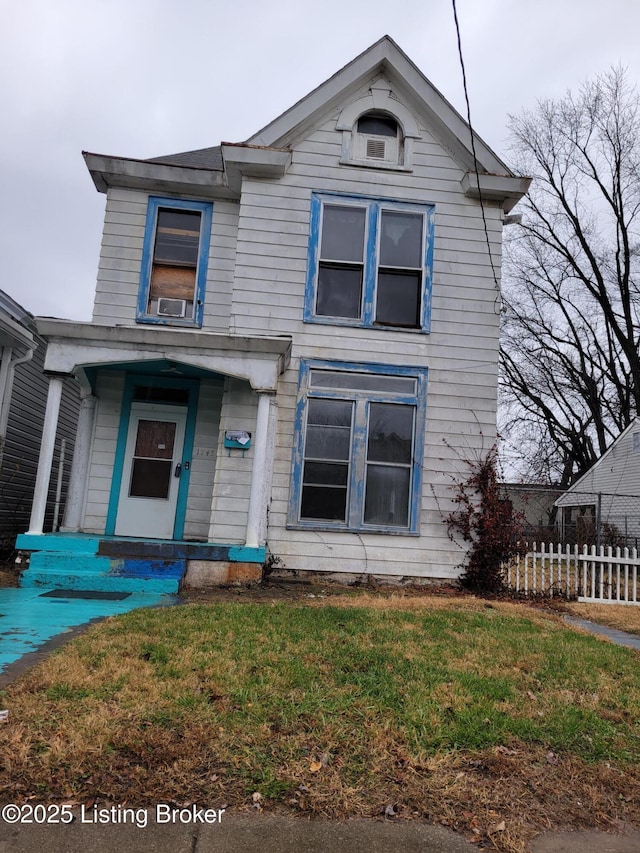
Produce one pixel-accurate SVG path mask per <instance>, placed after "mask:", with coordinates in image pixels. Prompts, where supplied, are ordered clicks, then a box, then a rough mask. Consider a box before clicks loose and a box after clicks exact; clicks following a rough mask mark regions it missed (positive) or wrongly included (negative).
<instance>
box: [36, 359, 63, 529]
mask: <svg viewBox="0 0 640 853" xmlns="http://www.w3.org/2000/svg"><path fill="white" fill-rule="evenodd" d="M61 399H62V379H61V378H60V377H59V376H52V377H51V378H50V379H49V391H48V393H47V408H46V411H45V415H44V426H43V428H42V442H41V445H40V458H39V459H38V473H37V474H36V485H35V488H34V492H33V504H32V505H31V520H30V522H29V531H28V532H29V533H30V534H36V535H38V534H41V533H42V531H43V527H44V515H45V512H46V509H47V494H48V492H49V481H50V479H51V466H52V464H53V451H54V449H55V442H56V430H57V428H58V415H59V413H60V400H61Z"/></svg>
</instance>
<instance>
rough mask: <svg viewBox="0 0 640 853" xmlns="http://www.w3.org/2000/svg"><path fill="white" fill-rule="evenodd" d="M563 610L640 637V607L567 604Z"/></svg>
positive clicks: (572, 602)
mask: <svg viewBox="0 0 640 853" xmlns="http://www.w3.org/2000/svg"><path fill="white" fill-rule="evenodd" d="M563 609H564V610H566V612H567V613H570V614H571V615H572V616H577V617H578V618H579V619H588V620H589V621H590V622H598V623H599V624H600V625H609V626H610V627H611V628H617V629H618V630H619V631H628V632H629V633H630V634H638V635H640V605H634V604H582V603H581V602H578V601H571V602H567V603H566V604H565V605H564V606H563Z"/></svg>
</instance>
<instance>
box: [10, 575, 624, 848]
mask: <svg viewBox="0 0 640 853" xmlns="http://www.w3.org/2000/svg"><path fill="white" fill-rule="evenodd" d="M291 596H292V593H291V590H287V589H286V588H285V589H282V590H278V589H276V590H273V589H272V590H271V591H269V590H268V588H267V589H264V588H263V589H260V590H254V591H253V592H252V591H248V590H247V591H215V592H211V593H210V595H209V596H208V599H209V600H214V601H230V600H231V601H237V600H240V601H258V602H261V603H267V604H268V603H269V602H271V601H281V600H282V598H289V597H291ZM295 597H296V598H297V599H299V602H298V603H300V602H302V603H304V604H305V605H306V606H308V607H311V608H321V607H323V606H324V605H325V604H330V605H331V606H332V607H342V608H345V609H348V608H353V607H358V608H366V609H367V610H368V611H371V612H372V613H376V614H380V613H381V612H385V611H389V612H392V611H405V612H407V613H408V614H416V613H417V614H421V613H423V612H424V613H428V612H438V613H443V612H447V611H450V612H452V613H459V612H465V613H477V614H482V616H483V617H488V618H490V619H492V620H493V618H494V617H495V618H497V617H501V616H509V617H514V616H515V617H522V618H524V619H526V620H527V621H528V622H529V623H533V624H534V625H535V626H537V628H538V629H539V632H540V633H541V634H542V633H546V632H549V633H552V634H555V632H558V633H560V632H561V623H560V617H559V616H557V615H554V614H549V613H546V612H542V611H541V610H539V609H533V608H530V607H528V606H527V605H524V604H520V603H511V602H504V601H492V602H486V601H484V600H482V599H479V598H475V597H473V596H458V595H452V596H449V597H447V596H445V595H443V594H433V593H432V594H429V593H424V592H423V591H395V592H387V591H385V592H383V593H375V594H374V593H371V592H365V591H363V592H359V593H357V594H354V593H353V591H352V590H347V591H340V592H338V591H337V590H335V589H329V590H328V591H327V589H325V588H324V587H318V588H308V587H300V588H299V589H298V590H296V592H295ZM193 598H195V599H196V600H198V601H202V600H203V599H205V598H206V596H204V595H202V594H198V595H195V594H194V596H193ZM607 609H608V610H610V609H611V608H610V607H607ZM618 609H619V608H618ZM628 609H629V608H624V610H625V611H627V610H628ZM266 618H268V613H267V616H266ZM341 618H342V617H341ZM586 618H592V617H586ZM494 624H497V623H494ZM105 627H106V628H108V627H109V623H105V625H103V626H97V627H95V628H92V629H90V630H89V632H87V634H86V635H85V637H84V638H83V641H84V644H81V643H78V642H76V643H74V644H72V645H70V646H68V647H67V648H66V649H65V651H64V653H63V654H61V655H57V656H53V657H51V658H49V659H48V660H47V661H46V662H45V663H44V664H43V665H41V666H39V667H38V668H36V669H34V670H32V671H30V672H29V673H28V674H27V675H26V676H25V677H24V678H23V679H22V680H21V681H20V682H18V683H16V684H14V685H13V686H12V687H11V688H10V690H9V691H8V698H9V701H10V708H11V711H10V715H11V718H10V719H11V723H10V725H7V726H6V727H5V728H3V730H2V734H3V736H4V738H3V739H4V744H3V746H2V749H1V756H2V760H1V762H0V799H1V800H2V801H8V799H12V800H13V799H16V798H17V799H20V798H27V797H38V796H42V797H47V798H48V797H52V798H54V799H66V800H77V801H79V802H80V801H81V802H87V801H90V800H96V799H97V800H105V801H111V802H115V803H135V804H136V805H152V804H154V803H156V802H159V801H165V802H176V803H184V802H197V803H198V804H207V805H211V806H222V805H227V806H229V807H235V808H239V809H241V808H250V807H251V788H248V787H247V779H248V778H253V779H254V780H255V782H254V786H255V790H256V791H258V792H262V794H263V805H264V807H265V808H267V809H271V810H274V811H278V812H288V813H290V814H292V815H301V816H326V817H330V818H339V819H344V818H346V817H355V816H360V817H374V816H379V815H381V814H383V813H384V812H385V809H387V808H388V807H389V806H392V807H393V810H394V812H395V813H396V814H397V818H396V819H421V820H426V821H429V822H432V823H439V824H442V825H445V826H449V827H451V828H453V829H455V830H457V831H459V832H461V833H463V834H464V835H465V837H467V838H469V839H470V840H473V841H477V842H482V843H484V844H485V845H486V846H487V847H490V848H491V849H494V850H498V851H504V853H523V851H524V850H525V849H526V847H527V843H528V840H529V839H531V838H532V837H533V835H535V834H537V833H538V832H540V831H543V830H546V829H558V828H564V827H574V828H577V827H586V828H600V829H605V830H607V829H614V828H615V827H617V826H618V824H619V823H620V822H627V823H631V824H635V825H640V767H639V766H638V765H633V764H629V763H626V764H621V763H617V764H616V763H615V762H607V761H596V762H587V761H585V760H583V759H581V758H579V757H577V756H576V755H573V754H571V753H570V752H566V753H563V754H554V753H553V752H551V751H549V749H548V747H545V746H544V745H542V744H539V745H535V744H533V745H532V744H530V743H526V744H525V743H524V742H522V741H519V740H517V739H514V740H510V741H509V742H506V743H503V744H500V745H499V746H496V747H492V748H490V749H483V750H476V751H468V750H467V751H461V750H456V749H452V750H450V751H448V752H444V753H438V754H436V755H433V754H432V753H430V752H428V751H427V750H421V749H420V748H418V749H416V748H415V747H413V748H412V747H410V746H409V745H408V743H407V742H406V739H405V737H404V736H403V734H402V732H401V731H399V730H398V729H397V728H396V727H395V725H394V724H393V723H390V722H389V720H388V719H387V718H386V717H384V716H377V715H375V714H374V715H366V714H364V713H363V714H362V716H361V717H360V718H359V721H358V722H354V719H355V718H353V717H350V718H349V720H348V721H345V722H344V723H343V722H342V721H341V720H340V719H339V717H338V718H336V715H335V714H333V715H332V714H331V712H329V713H328V715H327V718H326V719H323V717H322V715H321V714H319V713H318V712H317V711H316V710H313V711H310V712H309V716H308V717H304V716H302V717H298V718H296V719H295V721H292V720H288V719H287V718H286V717H284V716H283V717H282V718H280V717H278V715H275V716H273V717H272V718H269V719H264V720H263V721H260V722H256V724H255V727H254V728H253V729H248V728H247V726H246V714H247V711H249V713H250V709H251V698H250V697H246V698H244V699H243V700H242V701H243V705H242V707H240V706H239V705H238V704H237V703H238V702H239V701H240V700H239V699H238V697H234V696H232V695H231V693H230V691H229V688H228V686H227V687H225V683H224V678H227V676H228V679H229V680H230V681H235V682H238V683H242V682H243V680H244V679H246V678H247V675H248V674H257V676H259V675H260V673H261V672H268V674H269V676H268V677H269V678H270V679H271V687H270V689H271V690H272V691H275V692H276V693H277V691H281V692H282V693H283V698H286V699H288V700H292V701H294V702H296V703H298V702H299V703H301V702H302V701H303V699H304V696H303V693H304V692H306V690H305V691H303V692H302V693H301V695H300V696H299V697H298V696H296V695H293V691H291V689H290V688H287V687H286V686H284V685H283V684H282V683H280V680H279V679H280V678H281V676H280V674H279V672H278V671H277V669H276V661H277V654H276V652H275V651H274V650H273V647H272V648H270V649H265V648H264V646H265V643H266V639H265V636H263V635H262V630H261V628H260V627H259V626H258V628H257V630H255V632H254V633H252V635H251V638H250V640H251V642H250V645H248V646H246V647H245V648H243V649H242V650H241V653H239V654H238V656H237V657H235V658H232V659H231V658H230V659H229V660H228V661H225V666H226V667H227V669H226V670H225V673H221V672H220V671H219V668H218V667H217V665H216V661H215V659H212V660H211V662H210V663H209V662H207V661H206V660H205V661H203V662H200V663H199V665H198V667H197V668H196V667H195V666H194V665H193V664H194V661H193V660H191V659H190V658H189V654H188V652H187V651H185V650H183V649H182V648H181V642H182V638H181V637H179V636H176V637H175V647H172V649H171V655H170V660H169V662H168V663H167V662H165V661H162V660H160V661H158V660H157V659H154V655H156V656H157V655H160V652H161V651H162V648H161V645H162V644H161V641H160V640H159V639H158V638H156V637H154V636H148V635H143V634H140V635H138V634H136V632H135V631H134V630H131V631H130V632H129V633H128V634H127V637H126V645H123V644H122V642H121V645H120V646H117V649H118V650H119V651H117V652H116V653H112V651H111V650H112V648H113V646H112V644H113V643H114V642H115V641H116V639H117V637H116V634H115V632H114V634H113V636H112V637H111V638H110V637H109V632H108V630H107V631H106V632H105ZM405 627H406V626H403V629H404V628H405ZM225 630H226V629H225ZM407 630H408V629H407ZM210 631H211V627H210V626H209V625H203V628H202V633H201V635H198V634H197V633H194V632H193V630H192V632H191V634H190V640H191V642H192V643H193V644H194V645H195V644H197V643H198V642H203V643H204V642H206V641H207V639H208V633H210ZM223 639H224V641H225V643H226V644H227V646H228V647H231V646H233V644H234V643H237V641H238V638H237V636H234V635H232V634H231V633H229V634H228V635H226V637H224V638H223ZM147 642H149V644H150V645H149V651H148V652H145V651H144V650H145V643H147ZM403 643H404V646H403V649H404V654H405V656H406V658H407V659H410V658H411V656H412V654H413V650H412V644H413V634H412V633H405V634H403ZM417 648H418V646H417V645H416V649H417ZM88 649H89V650H90V654H88ZM491 653H492V649H491V647H490V639H488V638H485V639H484V640H483V638H482V636H481V635H480V634H476V635H474V643H473V645H469V646H468V647H466V648H465V649H464V650H463V651H461V653H460V655H459V657H458V658H457V659H456V660H455V661H454V662H453V663H452V668H453V669H460V670H464V669H468V670H469V671H472V672H474V671H480V672H482V673H483V674H485V675H486V676H487V677H489V676H491V675H492V674H496V675H500V674H502V675H506V676H509V675H510V674H511V673H510V671H508V672H501V670H500V666H501V664H500V661H498V660H496V661H495V664H494V663H493V660H492V657H491ZM302 661H303V663H305V664H306V663H308V664H309V665H310V666H313V667H316V669H317V671H318V672H320V671H321V670H322V666H323V661H322V659H320V658H319V657H318V654H316V652H315V650H314V649H313V648H308V649H305V650H304V651H303V652H302ZM539 665H540V660H539V659H538V658H537V657H536V655H535V654H534V653H533V651H532V652H531V653H529V651H528V649H525V650H524V651H523V652H522V653H521V654H520V655H519V657H518V659H517V660H516V661H515V662H514V663H513V667H514V668H515V669H517V671H518V672H517V674H518V675H519V676H523V677H524V682H525V683H526V679H527V678H528V675H529V673H532V672H535V671H536V670H537V669H538V668H539ZM167 666H170V667H171V668H173V669H175V670H176V671H179V672H180V673H181V680H180V683H179V684H178V683H177V681H176V683H175V684H174V680H173V676H172V675H171V671H169V670H165V669H163V667H167ZM515 669H514V677H515V674H516V673H515ZM98 671H99V682H98V689H96V688H97V680H96V677H95V674H96V672H98ZM227 683H228V682H227ZM618 687H619V682H618V681H617V677H616V673H615V672H612V673H611V678H610V679H609V678H605V677H604V676H602V677H600V679H599V687H598V695H596V694H592V693H589V694H587V693H584V692H579V691H573V690H571V689H570V688H569V687H567V688H566V689H564V690H563V691H559V692H557V693H556V696H559V698H560V700H561V701H562V702H563V703H565V704H566V705H567V706H572V707H582V708H587V709H603V708H604V709H609V710H607V711H606V713H608V714H609V715H610V717H611V722H613V723H614V724H615V723H616V722H619V723H620V725H622V724H625V725H627V724H628V723H629V720H626V719H624V718H623V716H620V714H622V711H619V710H616V705H615V696H616V691H617V690H618ZM340 689H341V688H340V687H337V688H336V692H337V693H338V692H339V691H340ZM348 689H349V688H348V687H346V688H345V690H347V691H348ZM287 691H289V693H288V694H287ZM534 691H535V692H534ZM435 695H436V698H437V705H438V707H439V708H440V709H441V713H443V714H446V713H456V712H459V711H461V710H463V709H464V707H465V704H467V703H468V696H467V695H466V694H464V693H463V692H462V691H461V689H460V688H459V687H458V686H457V685H456V684H454V683H453V682H451V683H447V682H443V683H441V684H439V685H437V687H436V689H435ZM519 698H520V702H521V706H522V707H521V708H519V707H511V706H508V705H507V704H505V712H508V713H510V714H514V715H515V714H518V713H520V711H521V712H522V714H525V713H526V714H528V715H532V716H534V717H535V716H536V715H540V716H541V717H542V716H543V715H546V714H547V713H548V712H549V708H550V707H551V706H550V704H549V705H548V704H547V698H546V697H545V695H544V692H543V691H542V690H541V689H539V686H538V687H533V690H532V691H526V692H523V693H522V694H521V695H520V697H519ZM203 699H204V700H205V701H204V702H203ZM514 704H517V700H516V701H515V702H514ZM176 708H178V709H183V711H184V713H176ZM212 708H213V709H214V711H215V718H216V720H217V721H218V722H217V723H216V724H215V725H212V723H211V720H212V716H211V709H212ZM240 711H242V714H243V715H244V717H241V715H240V713H239V712H240ZM256 711H257V709H256ZM604 713H605V712H604V711H602V710H600V715H601V716H603V714H604ZM616 714H618V717H619V719H618V717H616V716H615V715H616ZM611 715H613V717H612V716H611ZM236 716H237V717H238V721H237V722H236V720H235V718H236ZM607 719H609V718H607ZM242 720H244V722H242ZM218 723H219V724H218ZM434 724H435V723H434Z"/></svg>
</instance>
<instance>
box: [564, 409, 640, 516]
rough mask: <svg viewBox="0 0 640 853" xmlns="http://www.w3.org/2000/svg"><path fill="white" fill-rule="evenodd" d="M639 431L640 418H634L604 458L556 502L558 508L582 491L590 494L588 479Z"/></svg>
mask: <svg viewBox="0 0 640 853" xmlns="http://www.w3.org/2000/svg"><path fill="white" fill-rule="evenodd" d="M637 429H640V417H636V418H634V419H633V420H632V421H631V423H630V424H629V426H628V427H627V428H626V429H624V430H622V432H621V433H620V435H619V436H618V437H617V438H616V440H615V441H614V442H613V444H611V446H610V447H608V448H607V449H606V450H605V452H604V453H603V454H602V456H601V457H600V458H599V459H597V460H596V461H595V462H594V463H593V465H592V466H591V468H589V470H588V471H585V473H584V474H583V475H582V477H580V478H579V479H578V480H576V481H575V483H573V484H572V485H571V486H569V488H568V489H567V491H566V492H565V493H564V495H563V496H562V497H560V498H558V500H557V501H556V506H562V505H563V504H565V503H566V501H565V500H564V499H565V498H570V497H571V495H572V494H574V493H576V492H581V491H585V492H590V491H592V490H591V489H585V484H587V483H586V481H587V479H588V478H591V477H593V475H594V474H596V473H597V471H598V468H600V467H601V466H603V465H604V464H606V461H607V459H608V458H609V456H611V455H612V454H613V453H614V452H615V449H616V448H617V446H618V445H619V444H620V443H621V442H622V441H623V440H624V439H625V438H626V437H627V436H628V435H629V433H630V432H633V431H634V430H637Z"/></svg>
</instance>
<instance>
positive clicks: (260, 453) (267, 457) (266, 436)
mask: <svg viewBox="0 0 640 853" xmlns="http://www.w3.org/2000/svg"><path fill="white" fill-rule="evenodd" d="M271 399H272V395H271V394H265V393H261V394H259V395H258V416H257V419H256V434H255V442H254V445H253V466H252V468H251V492H250V494H249V513H248V518H247V533H246V537H245V538H246V541H245V544H246V546H247V547H248V548H257V547H260V545H263V544H264V540H265V538H266V537H265V530H266V518H267V501H268V489H269V481H270V478H271V470H272V467H273V454H274V445H273V441H272V440H270V439H272V438H273V435H272V433H273V430H270V429H269V426H270V417H269V415H270V412H271Z"/></svg>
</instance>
